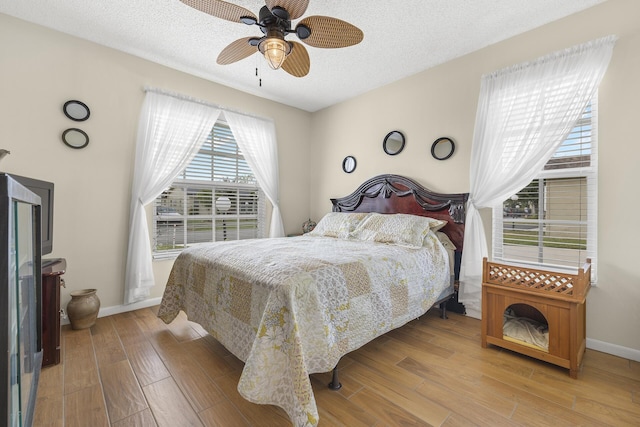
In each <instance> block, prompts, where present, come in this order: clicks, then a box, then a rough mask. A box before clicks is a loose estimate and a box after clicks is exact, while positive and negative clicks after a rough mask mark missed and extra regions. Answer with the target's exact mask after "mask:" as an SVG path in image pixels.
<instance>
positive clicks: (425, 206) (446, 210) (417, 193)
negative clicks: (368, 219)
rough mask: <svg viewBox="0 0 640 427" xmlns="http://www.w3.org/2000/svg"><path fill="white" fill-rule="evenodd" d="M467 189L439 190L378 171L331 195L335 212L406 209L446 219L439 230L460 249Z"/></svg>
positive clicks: (391, 211)
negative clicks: (339, 194)
mask: <svg viewBox="0 0 640 427" xmlns="http://www.w3.org/2000/svg"><path fill="white" fill-rule="evenodd" d="M468 198H469V193H457V194H441V193H435V192H433V191H431V190H429V189H428V188H425V187H423V186H422V185H420V184H418V183H417V182H415V181H413V180H411V179H409V178H406V177H404V176H400V175H391V174H386V175H378V176H375V177H373V178H371V179H369V180H367V181H366V182H364V183H363V184H362V185H360V187H358V188H357V189H356V191H354V192H353V193H351V194H350V195H348V196H345V197H341V198H339V199H331V203H333V211H334V212H379V213H406V214H412V215H421V216H429V217H432V218H436V219H443V220H445V221H447V225H446V226H444V228H442V229H441V230H440V231H442V232H444V233H445V234H446V235H447V236H449V238H450V239H451V241H452V242H453V244H454V245H456V248H457V250H456V252H459V253H461V252H462V244H463V240H464V218H465V205H466V203H467V199H468Z"/></svg>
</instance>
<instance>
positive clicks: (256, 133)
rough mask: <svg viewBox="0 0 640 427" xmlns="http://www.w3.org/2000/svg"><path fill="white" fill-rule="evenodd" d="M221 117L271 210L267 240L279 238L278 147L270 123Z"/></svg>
mask: <svg viewBox="0 0 640 427" xmlns="http://www.w3.org/2000/svg"><path fill="white" fill-rule="evenodd" d="M224 117H225V118H226V119H227V123H228V124H229V127H230V128H231V132H233V135H234V136H235V138H236V143H237V144H238V147H240V150H241V151H242V154H243V155H244V158H245V160H246V161H247V164H248V165H249V167H250V168H251V171H253V173H254V174H255V175H256V179H257V180H258V185H260V188H261V189H262V191H264V194H265V195H266V196H267V198H268V199H269V201H270V202H271V205H272V206H273V211H272V213H271V226H270V227H269V237H282V236H284V225H283V224H282V216H281V215H280V200H279V199H280V185H279V181H278V179H279V172H278V145H277V142H276V129H275V126H274V124H273V122H272V121H271V120H266V119H260V118H257V117H250V116H246V115H243V114H238V113H235V112H233V111H225V112H224Z"/></svg>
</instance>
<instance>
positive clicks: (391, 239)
mask: <svg viewBox="0 0 640 427" xmlns="http://www.w3.org/2000/svg"><path fill="white" fill-rule="evenodd" d="M446 224H447V222H446V221H442V220H438V219H434V218H429V217H425V216H418V215H409V214H379V213H371V214H369V215H368V216H367V217H366V218H365V219H364V220H362V222H361V223H360V224H358V226H357V227H356V229H355V230H354V231H353V232H352V233H351V237H353V238H355V239H358V240H364V241H371V242H378V243H390V244H396V245H402V246H411V247H416V248H420V247H422V244H423V241H424V238H425V236H426V235H427V234H428V233H429V231H430V230H439V229H440V228H442V227H444V226H445V225H446Z"/></svg>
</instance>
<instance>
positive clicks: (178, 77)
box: [0, 0, 640, 352]
mask: <svg viewBox="0 0 640 427" xmlns="http://www.w3.org/2000/svg"><path fill="white" fill-rule="evenodd" d="M639 23H640V2H637V1H635V0H609V1H607V2H606V3H604V4H603V5H600V6H597V7H595V8H592V9H590V10H587V11H585V12H583V13H580V14H578V15H575V16H572V17H569V18H566V19H563V20H560V21H558V22H555V23H552V24H550V25H547V26H545V27H542V28H540V29H537V30H535V31H532V32H529V33H527V34H524V35H522V36H519V37H515V38H513V39H510V40H508V41H505V42H503V43H499V44H496V45H494V46H490V47H488V48H485V49H483V50H481V51H479V52H476V53H473V54H470V55H467V56H465V57H462V58H460V59H458V60H455V61H451V62H449V63H447V64H444V65H442V66H439V67H436V68H434V69H431V70H428V71H425V72H423V73H420V74H417V75H414V76H412V77H410V78H407V79H404V80H402V81H400V82H397V83H394V84H391V85H388V86H385V87H382V88H380V89H377V90H374V91H372V92H369V93H367V94H364V95H362V96H360V97H358V98H356V99H353V100H350V101H347V102H344V103H342V104H340V105H337V106H334V107H331V108H328V109H325V110H322V111H320V112H317V113H314V114H309V113H305V112H302V111H300V110H297V109H294V108H289V107H286V106H283V105H281V104H277V103H273V102H270V101H266V100H262V99H259V98H255V97H253V96H250V95H247V94H244V93H242V92H238V91H236V90H233V89H230V88H227V87H224V86H221V85H217V84H214V83H211V82H207V81H205V80H202V79H198V78H196V77H193V76H189V75H186V74H184V73H180V72H177V71H174V70H171V69H168V68H165V67H162V66H159V65H157V64H154V63H151V62H148V61H144V60H141V59H138V58H135V57H132V56H130V55H126V54H123V53H120V52H117V51H114V50H111V49H108V48H104V47H101V46H98V45H95V44H92V43H89V42H85V41H82V40H79V39H76V38H73V37H69V36H66V35H63V34H61V33H57V32H54V31H50V30H47V29H44V28H42V27H39V26H35V25H31V24H27V23H24V22H22V21H19V20H16V19H13V18H10V17H7V16H5V15H0V123H1V124H2V126H0V141H1V142H0V148H6V149H9V150H10V151H11V155H9V156H8V157H6V158H5V159H4V160H2V162H1V163H0V170H2V171H5V172H13V173H16V174H21V175H26V176H32V177H35V178H41V179H45V180H51V181H54V182H55V183H56V211H55V215H56V216H55V243H54V246H55V247H54V253H53V254H52V256H57V257H65V258H66V259H67V262H68V272H67V275H66V279H67V289H65V290H64V291H63V305H66V303H67V301H68V300H69V297H68V294H69V292H70V291H72V290H74V289H81V288H89V287H94V288H97V289H98V293H99V295H100V297H101V300H102V306H103V307H113V306H119V305H120V304H121V303H122V298H123V278H124V264H125V259H126V242H127V228H128V224H127V221H128V210H129V195H130V194H129V193H130V180H131V176H132V167H133V161H134V159H133V155H134V144H135V132H136V125H137V119H138V113H139V110H140V106H141V103H142V99H143V92H142V87H143V86H152V87H158V88H162V89H165V90H169V91H173V92H178V93H183V94H186V95H189V96H193V97H196V98H200V99H205V100H208V101H211V102H213V103H217V104H220V105H223V106H226V107H230V108H233V109H237V110H242V111H246V112H249V113H253V114H259V115H262V116H266V117H272V118H273V119H274V120H275V123H276V128H277V133H278V144H279V146H278V147H279V160H280V172H281V173H280V177H281V178H280V187H281V193H282V195H281V207H282V212H283V217H284V222H285V229H286V232H287V233H292V232H297V231H298V230H299V228H300V225H301V224H302V222H303V221H304V220H305V219H307V217H308V216H309V215H311V217H312V218H314V219H316V220H317V219H319V218H320V217H321V216H322V215H323V214H324V213H325V212H328V211H329V210H330V203H329V198H330V197H336V196H343V195H346V194H348V193H350V192H351V191H352V190H353V189H355V187H356V186H357V185H359V184H360V183H361V182H362V181H364V180H365V179H367V178H370V177H371V176H374V175H377V174H380V173H398V174H403V175H406V176H409V177H411V178H414V179H416V180H418V181H420V182H422V183H424V184H426V185H428V186H430V187H431V188H432V189H434V190H436V191H443V192H461V191H468V189H469V159H470V153H471V142H472V137H473V124H474V120H475V111H476V103H477V97H478V91H479V85H480V77H481V76H482V74H484V73H487V72H491V71H494V70H496V69H499V68H502V67H505V66H509V65H512V64H517V63H520V62H523V61H527V60H532V59H535V58H536V57H538V56H541V55H545V54H547V53H550V52H553V51H555V50H558V49H563V48H566V47H569V46H572V45H575V44H578V43H582V42H585V41H588V40H591V39H595V38H598V37H601V36H605V35H608V34H612V33H614V34H617V35H618V36H619V37H620V40H619V41H618V43H617V45H616V48H615V52H614V57H613V60H612V62H611V65H610V67H609V71H608V73H607V75H606V77H605V80H604V81H603V83H602V85H601V90H600V132H599V135H600V172H601V173H600V194H599V206H600V207H599V223H600V226H599V244H598V250H599V272H600V273H599V278H600V281H599V284H598V287H597V288H596V289H594V290H593V291H592V292H591V293H590V295H589V299H588V321H587V331H588V332H587V333H588V336H589V338H590V339H591V340H595V341H601V342H605V343H610V344H613V345H614V346H622V347H623V348H624V349H632V350H635V351H636V352H638V351H640V334H638V333H637V328H638V326H640V272H638V270H637V269H636V268H634V267H633V266H634V262H637V261H636V258H637V254H638V250H637V246H636V242H638V241H640V232H639V231H638V228H637V227H634V225H633V222H632V221H633V219H632V218H633V215H634V214H635V213H636V212H638V211H639V210H640V200H638V198H636V197H634V196H635V195H637V192H638V191H637V184H636V182H637V180H638V169H637V167H636V166H635V163H636V159H637V158H638V157H640V144H638V143H637V141H635V139H637V138H635V127H634V126H633V125H634V123H635V122H636V121H637V120H638V117H640V107H639V106H638V103H637V97H638V94H639V93H640V78H639V77H638V76H640V24H639ZM424 54H425V55H428V54H429V52H425V53H424ZM74 98H75V99H80V100H82V101H85V102H87V103H88V104H89V106H90V107H91V110H92V115H91V118H90V119H89V120H88V121H87V122H85V123H81V124H80V125H79V126H78V127H81V128H82V129H84V130H86V131H87V132H88V134H89V135H90V137H91V143H90V145H89V147H87V148H86V149H83V150H72V149H70V148H67V147H66V146H64V145H63V144H62V143H61V142H60V134H61V132H62V131H63V130H64V129H66V128H67V127H72V126H73V125H74V123H72V122H70V121H69V120H68V119H66V118H65V117H64V115H63V114H62V112H61V106H62V103H63V102H64V101H66V100H68V99H74ZM285 124H286V125H285ZM394 129H397V130H401V131H402V132H404V133H405V135H406V137H407V146H406V148H405V151H404V152H403V153H401V154H400V155H398V156H393V157H391V156H387V155H386V154H384V152H383V151H382V138H383V137H384V135H386V133H387V132H389V131H391V130H394ZM440 136H449V137H452V138H453V139H454V140H455V141H456V143H457V146H456V153H455V154H454V156H453V157H452V158H450V159H449V160H446V161H442V162H440V161H436V160H434V159H432V158H431V156H430V153H429V149H430V145H431V143H432V141H434V140H435V139H436V138H438V137H440ZM346 155H354V156H355V157H356V158H357V160H358V167H357V169H356V171H355V172H354V173H352V174H345V173H343V172H342V170H341V164H342V159H343V158H344V157H345V156H346ZM310 158H313V159H314V161H313V162H309V160H308V159H310ZM311 192H313V195H312V196H311V197H310V196H309V195H308V194H310V193H311ZM619 206H624V209H619V208H618V207H619ZM482 214H483V218H484V219H485V221H486V222H487V225H488V224H489V220H490V214H489V213H488V212H486V211H485V212H482ZM628 217H630V218H629V219H627V218H628ZM487 231H489V230H488V229H487ZM170 266H171V262H167V261H164V262H156V263H154V268H155V271H156V282H157V285H156V287H155V288H154V289H153V291H152V297H159V296H160V295H161V294H162V291H163V289H164V282H165V280H166V277H167V275H168V271H169V268H170Z"/></svg>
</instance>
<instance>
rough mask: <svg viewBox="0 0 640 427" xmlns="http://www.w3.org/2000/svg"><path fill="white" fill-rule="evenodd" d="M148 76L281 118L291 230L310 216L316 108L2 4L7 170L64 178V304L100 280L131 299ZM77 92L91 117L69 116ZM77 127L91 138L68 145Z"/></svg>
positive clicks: (0, 62) (110, 291)
mask: <svg viewBox="0 0 640 427" xmlns="http://www.w3.org/2000/svg"><path fill="white" fill-rule="evenodd" d="M144 86H150V87H157V88H161V89H164V90H167V91H171V92H177V93H182V94H185V95H188V96H191V97H195V98H199V99H203V100H206V101H209V102H212V103H216V104H219V105H222V106H225V107H228V108H231V109H234V110H238V111H245V112H248V113H252V114H256V115H260V116H263V117H270V118H273V119H274V121H275V123H276V132H277V137H278V151H279V163H280V178H281V179H280V188H281V197H280V200H281V209H282V212H283V220H284V223H285V230H286V232H288V233H293V232H297V231H298V230H299V228H300V226H301V224H302V222H303V221H305V220H306V219H308V216H309V201H308V197H309V196H308V192H307V189H308V188H309V175H308V172H307V171H308V160H307V159H308V155H307V154H308V144H309V140H308V137H307V136H308V135H309V134H310V126H311V115H310V114H309V113H307V112H303V111H301V110H298V109H295V108H291V107H287V106H284V105H282V104H278V103H275V102H271V101H267V100H263V99H260V98H256V97H254V96H251V95H247V94H245V93H242V92H239V91H236V90H234V89H230V88H228V87H225V86H221V85H217V84H214V83H211V82H208V81H206V80H202V79H199V78H196V77H193V76H190V75H187V74H184V73H181V72H178V71H175V70H171V69H169V68H166V67H162V66H160V65H157V64H154V63H152V62H148V61H145V60H142V59H139V58H136V57H133V56H131V55H127V54H124V53H121V52H118V51H115V50H112V49H108V48H105V47H102V46H99V45H96V44H93V43H90V42H86V41H83V40H80V39H77V38H74V37H70V36H67V35H64V34H61V33H59V32H55V31H50V30H48V29H45V28H43V27H40V26H36V25H32V24H28V23H25V22H24V21H20V20H17V19H14V18H11V17H8V16H6V15H2V14H0V123H1V125H0V148H5V149H8V150H10V151H11V154H10V155H9V156H7V157H5V158H4V159H3V160H2V162H1V163H0V170H1V171H4V172H11V173H15V174H18V175H25V176H30V177H33V178H38V179H43V180H47V181H53V182H54V183H55V186H56V187H55V212H54V252H53V253H52V254H51V257H64V258H66V260H67V266H68V268H67V273H66V275H65V279H66V283H67V288H66V289H63V294H62V306H63V307H65V306H66V304H67V302H68V301H69V299H70V297H69V292H70V291H73V290H76V289H83V288H97V289H98V295H99V296H100V299H101V303H102V307H103V308H106V307H114V306H119V305H121V304H122V301H123V295H124V294H123V292H124V290H123V289H124V288H123V281H124V266H125V262H126V252H127V235H128V217H129V198H130V191H131V190H130V186H131V177H132V174H133V163H134V153H135V136H136V129H137V122H138V114H139V112H140V107H141V105H142V100H143V97H144V92H143V90H142V89H143V87H144ZM69 99H79V100H81V101H83V102H85V103H87V104H88V105H89V107H90V109H91V117H90V118H89V120H87V121H86V122H82V123H76V122H72V121H71V120H69V119H67V118H66V117H65V116H64V114H63V113H62V104H63V103H64V102H65V101H67V100H69ZM69 127H79V128H81V129H83V130H84V131H86V132H87V133H88V134H89V137H90V143H89V146H88V147H86V148H84V149H82V150H74V149H71V148H68V147H67V146H65V145H64V144H63V143H62V142H61V139H60V135H61V133H62V131H63V130H64V129H66V128H69ZM171 265H172V262H171V261H162V262H155V263H154V269H155V271H156V283H157V285H156V286H155V287H154V288H153V289H152V295H151V296H152V297H160V296H161V295H162V292H163V290H164V283H165V282H166V278H167V276H168V272H169V269H170V267H171Z"/></svg>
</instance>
